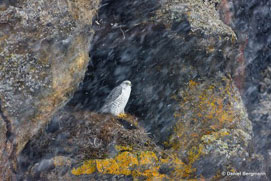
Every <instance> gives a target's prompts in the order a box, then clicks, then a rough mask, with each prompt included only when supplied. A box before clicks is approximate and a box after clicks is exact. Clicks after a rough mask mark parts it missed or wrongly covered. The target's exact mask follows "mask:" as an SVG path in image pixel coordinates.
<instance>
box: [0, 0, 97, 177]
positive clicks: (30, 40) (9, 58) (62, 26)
mask: <svg viewBox="0 0 271 181" xmlns="http://www.w3.org/2000/svg"><path fill="white" fill-rule="evenodd" d="M98 4H99V1H80V2H74V1H54V0H50V1H38V2H36V1H31V0H27V1H0V60H1V63H0V99H1V105H0V106H1V107H0V114H1V115H0V117H1V118H0V121H1V124H0V126H1V128H0V130H1V137H0V139H1V141H0V143H1V145H0V147H1V150H0V151H1V152H0V154H1V164H0V165H1V166H0V168H1V169H0V177H1V178H2V179H4V180H5V179H8V178H9V176H10V175H9V174H7V175H9V176H7V175H6V174H5V168H12V167H14V166H11V165H9V162H7V161H3V162H2V158H3V160H6V156H7V155H8V160H10V163H11V162H13V161H15V160H16V155H17V154H18V153H19V152H20V151H21V150H22V149H23V148H24V145H25V144H26V143H27V141H28V140H29V138H31V137H32V136H33V135H35V134H36V133H37V132H38V131H39V130H41V129H43V128H44V126H45V124H46V123H47V122H48V121H49V120H50V119H51V116H52V114H53V113H54V112H55V111H56V110H58V109H59V108H60V107H61V106H63V105H64V104H65V103H66V102H67V101H68V100H69V98H71V95H72V94H73V93H74V91H75V90H76V88H77V86H78V85H79V83H80V81H81V79H82V78H83V76H84V73H85V70H86V67H87V64H88V61H89V56H88V51H89V49H90V40H91V39H92V36H91V35H92V34H93V32H92V30H91V22H92V17H93V16H94V14H95V11H96V9H97V7H98ZM9 149H11V150H9ZM8 150H9V151H8ZM9 152H11V153H9ZM14 169H15V168H14Z"/></svg>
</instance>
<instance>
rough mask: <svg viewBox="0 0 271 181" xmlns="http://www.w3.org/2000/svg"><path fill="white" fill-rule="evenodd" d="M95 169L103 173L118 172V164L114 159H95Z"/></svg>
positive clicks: (116, 173)
mask: <svg viewBox="0 0 271 181" xmlns="http://www.w3.org/2000/svg"><path fill="white" fill-rule="evenodd" d="M96 167H97V171H98V172H100V173H103V174H115V175H118V174H120V171H119V165H118V164H117V162H116V160H114V159H111V158H108V159H97V160H96Z"/></svg>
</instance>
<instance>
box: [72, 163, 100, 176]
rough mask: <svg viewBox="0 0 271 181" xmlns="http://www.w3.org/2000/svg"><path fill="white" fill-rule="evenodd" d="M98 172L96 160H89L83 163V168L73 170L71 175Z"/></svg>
mask: <svg viewBox="0 0 271 181" xmlns="http://www.w3.org/2000/svg"><path fill="white" fill-rule="evenodd" d="M95 171H96V165H95V161H94V160H88V161H85V162H84V163H83V165H82V166H81V167H78V168H73V169H72V171H71V173H72V174H73V175H83V174H92V173H93V172H95Z"/></svg>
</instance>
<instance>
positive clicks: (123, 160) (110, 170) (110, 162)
mask: <svg viewBox="0 0 271 181" xmlns="http://www.w3.org/2000/svg"><path fill="white" fill-rule="evenodd" d="M202 148H203V146H201V145H200V146H199V147H193V148H192V149H191V150H190V151H189V152H188V160H189V163H188V164H184V163H183V162H182V160H181V159H179V158H178V156H177V154H166V156H165V157H164V158H158V157H157V155H156V154H155V153H154V152H152V151H139V152H130V151H124V152H120V153H119V154H118V155H117V156H116V157H114V158H107V159H96V160H89V161H86V162H84V164H83V165H82V166H81V167H79V168H74V169H73V170H72V174H73V175H82V174H92V173H93V172H95V171H97V172H99V173H102V174H113V175H120V174H121V175H132V176H133V177H134V178H135V179H137V178H139V177H140V178H142V177H143V178H144V179H147V180H163V179H171V178H174V179H181V178H189V176H190V175H191V174H192V173H194V172H195V168H193V167H192V164H193V162H194V161H195V160H197V159H198V158H199V157H200V156H201V155H202ZM161 166H163V167H166V168H170V171H169V172H168V173H166V174H162V173H160V172H159V170H160V168H161Z"/></svg>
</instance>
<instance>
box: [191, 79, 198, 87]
mask: <svg viewBox="0 0 271 181" xmlns="http://www.w3.org/2000/svg"><path fill="white" fill-rule="evenodd" d="M196 85H197V82H195V81H193V80H190V81H189V87H194V86H196Z"/></svg>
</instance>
